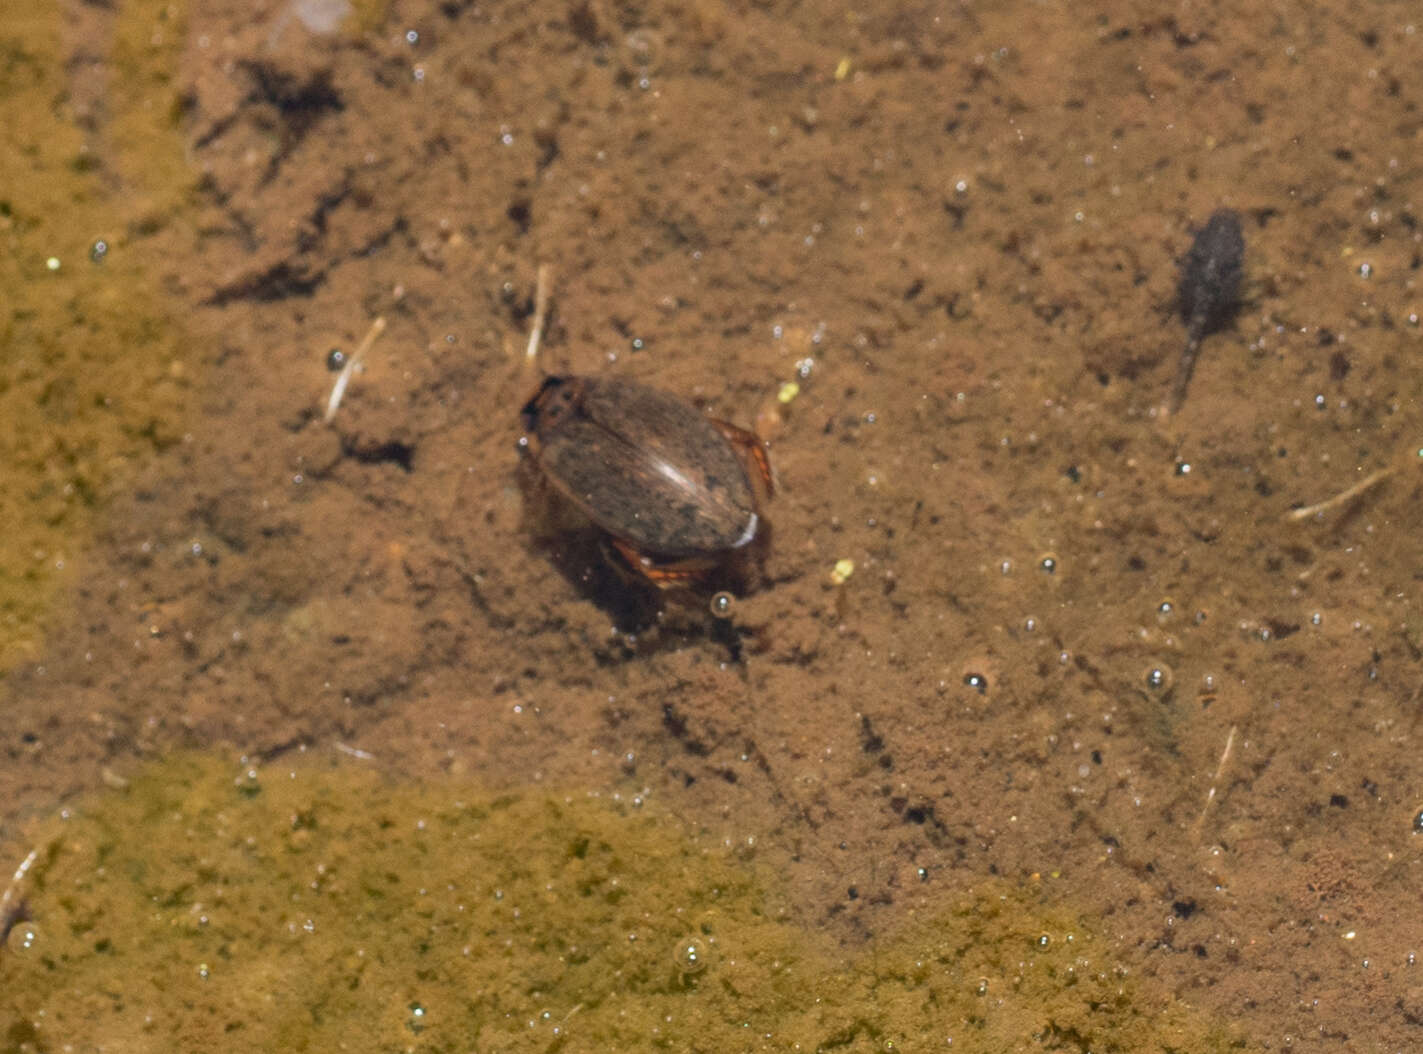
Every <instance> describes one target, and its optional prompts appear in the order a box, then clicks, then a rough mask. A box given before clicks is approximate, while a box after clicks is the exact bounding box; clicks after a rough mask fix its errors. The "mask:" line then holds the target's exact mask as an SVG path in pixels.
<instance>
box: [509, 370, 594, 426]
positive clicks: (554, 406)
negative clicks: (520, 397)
mask: <svg viewBox="0 0 1423 1054" xmlns="http://www.w3.org/2000/svg"><path fill="white" fill-rule="evenodd" d="M579 394H580V386H579V384H578V378H577V377H545V378H544V379H543V383H542V384H540V385H539V388H538V391H536V392H534V394H533V395H531V396H530V397H529V401H528V402H526V403H525V404H524V408H523V410H521V411H520V412H519V413H520V417H521V419H522V420H523V422H524V428H525V429H527V430H528V431H530V432H533V433H538V432H539V431H540V430H544V431H546V430H548V429H551V428H555V427H557V426H558V422H559V421H561V420H562V419H563V418H564V417H565V416H567V414H568V412H569V411H570V410H571V409H573V406H574V404H576V403H577V402H578V396H579Z"/></svg>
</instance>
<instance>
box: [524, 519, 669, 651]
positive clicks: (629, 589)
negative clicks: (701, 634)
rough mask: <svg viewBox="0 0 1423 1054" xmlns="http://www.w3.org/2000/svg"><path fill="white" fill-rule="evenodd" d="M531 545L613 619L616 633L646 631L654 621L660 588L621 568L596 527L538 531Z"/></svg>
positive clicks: (582, 593) (656, 615)
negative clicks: (546, 531) (540, 532)
mask: <svg viewBox="0 0 1423 1054" xmlns="http://www.w3.org/2000/svg"><path fill="white" fill-rule="evenodd" d="M534 545H535V547H536V548H537V549H538V551H539V552H541V553H542V554H543V555H544V556H545V557H546V558H547V559H548V561H549V562H550V563H551V564H553V566H554V569H555V570H557V571H558V573H559V574H560V575H562V576H563V578H564V580H565V581H567V582H568V584H569V585H570V586H572V587H573V589H574V591H575V592H576V593H578V595H579V596H580V597H582V598H583V599H584V600H586V601H588V602H589V603H591V604H593V605H594V606H595V607H597V608H598V610H599V611H602V612H603V613H604V614H605V615H607V616H608V617H609V618H611V619H612V620H613V625H614V627H616V629H617V631H618V632H619V633H623V634H641V633H646V632H647V631H648V630H649V629H651V628H652V627H653V626H654V625H656V624H657V621H658V611H659V610H660V609H661V606H662V597H661V590H659V589H658V588H657V587H656V586H655V585H653V584H652V583H650V582H646V581H642V580H640V579H638V578H636V577H635V576H634V575H633V574H632V573H631V572H629V571H626V570H623V569H622V568H621V567H620V566H619V565H618V563H617V556H616V555H615V554H614V553H613V552H611V551H610V548H609V546H608V544H607V539H606V537H605V536H604V535H603V533H602V532H601V531H599V530H598V529H597V528H596V527H575V528H564V529H561V530H558V531H554V532H548V533H542V534H538V535H536V536H535V538H534Z"/></svg>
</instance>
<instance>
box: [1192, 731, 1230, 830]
mask: <svg viewBox="0 0 1423 1054" xmlns="http://www.w3.org/2000/svg"><path fill="white" fill-rule="evenodd" d="M1236 727H1237V726H1235V725H1231V726H1230V731H1229V732H1227V733H1226V736H1225V749H1224V750H1222V751H1221V752H1220V764H1219V765H1217V766H1216V768H1215V776H1214V777H1213V778H1212V779H1211V789H1210V791H1209V792H1208V793H1207V794H1206V804H1205V806H1204V807H1203V808H1202V809H1201V815H1200V817H1199V818H1198V819H1197V820H1196V824H1195V826H1194V827H1193V828H1191V831H1192V835H1191V837H1192V840H1193V841H1195V842H1199V841H1200V840H1201V831H1202V829H1203V828H1204V827H1205V825H1206V814H1207V813H1209V812H1210V811H1211V806H1212V805H1213V804H1215V798H1216V790H1217V788H1219V786H1220V779H1221V777H1222V776H1224V775H1225V766H1226V765H1227V764H1228V763H1229V762H1230V748H1231V747H1233V746H1234V745H1235V729H1236Z"/></svg>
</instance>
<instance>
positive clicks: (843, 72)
mask: <svg viewBox="0 0 1423 1054" xmlns="http://www.w3.org/2000/svg"><path fill="white" fill-rule="evenodd" d="M849 75H850V56H849V55H846V56H845V57H844V58H842V59H841V60H840V62H839V63H838V64H837V65H836V67H835V79H836V80H837V81H842V80H844V79H845V78H846V77H848V76H849Z"/></svg>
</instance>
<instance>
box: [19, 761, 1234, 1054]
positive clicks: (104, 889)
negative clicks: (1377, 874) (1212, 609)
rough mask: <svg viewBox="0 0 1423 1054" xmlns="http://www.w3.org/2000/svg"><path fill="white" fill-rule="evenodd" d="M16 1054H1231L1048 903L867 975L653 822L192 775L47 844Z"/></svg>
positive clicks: (920, 938) (958, 915)
mask: <svg viewBox="0 0 1423 1054" xmlns="http://www.w3.org/2000/svg"><path fill="white" fill-rule="evenodd" d="M35 836H36V839H37V842H36V845H37V853H36V855H35V857H34V859H33V863H32V865H31V866H30V868H29V870H28V872H27V873H26V875H25V876H24V878H23V880H22V881H21V882H20V883H19V884H18V887H17V889H16V892H15V894H14V895H13V896H12V903H18V901H19V899H20V898H23V899H24V901H25V904H26V911H25V914H24V917H22V918H21V919H20V920H19V921H18V922H17V923H16V924H15V925H14V926H13V927H12V929H11V932H10V934H9V937H8V940H7V941H6V944H5V946H4V948H3V949H0V992H3V993H4V998H3V999H0V1050H5V1051H22V1050H23V1051H56V1052H57V1051H62V1050H69V1049H73V1050H121V1051H147V1050H153V1051H158V1050H163V1051H173V1050H204V1051H248V1050H251V1051H258V1050H261V1051H272V1050H284V1051H286V1050H319V1051H335V1050H350V1051H406V1050H408V1051H508V1052H533V1051H568V1052H574V1051H657V1050H672V1051H708V1052H711V1051H717V1052H725V1051H762V1050H764V1051H832V1050H833V1051H865V1052H868V1051H881V1052H882V1051H896V1050H897V1051H914V1050H952V1051H967V1052H985V1054H987V1052H993V1054H1002V1052H1006V1051H1072V1052H1079V1054H1081V1052H1087V1051H1091V1052H1093V1054H1111V1052H1113V1051H1121V1052H1126V1051H1131V1052H1133V1054H1144V1052H1154V1051H1159V1052H1163V1054H1165V1052H1175V1054H1187V1052H1198V1051H1199V1052H1205V1051H1224V1050H1232V1049H1237V1048H1236V1046H1235V1044H1234V1043H1233V1042H1232V1041H1231V1040H1230V1039H1229V1038H1228V1037H1227V1036H1226V1035H1225V1034H1224V1033H1222V1032H1220V1031H1218V1030H1216V1029H1214V1028H1212V1027H1210V1026H1209V1025H1208V1023H1206V1022H1203V1021H1202V1020H1200V1019H1199V1018H1198V1017H1197V1016H1195V1015H1194V1014H1193V1013H1192V1012H1191V1011H1189V1010H1188V1009H1187V1008H1185V1007H1184V1006H1182V1005H1180V1004H1179V1003H1175V1002H1173V1001H1171V1000H1169V999H1167V998H1165V997H1163V996H1162V995H1161V994H1159V993H1155V992H1152V991H1150V990H1149V989H1148V987H1147V986H1146V985H1144V984H1138V983H1137V982H1136V981H1135V980H1134V979H1133V978H1131V977H1128V976H1125V975H1124V973H1123V971H1121V970H1120V969H1118V968H1116V967H1115V966H1114V964H1113V962H1112V957H1111V954H1110V952H1109V950H1108V948H1107V946H1106V944H1105V942H1104V941H1102V940H1101V939H1099V938H1097V937H1095V936H1093V935H1092V933H1091V932H1090V929H1089V928H1087V927H1084V925H1083V924H1082V922H1081V920H1079V919H1076V918H1074V917H1073V916H1072V915H1071V914H1070V913H1067V912H1063V911H1061V910H1057V909H1048V908H1045V907H1044V906H1043V905H1042V903H1041V897H1040V893H1039V892H1034V891H1024V890H1017V889H1012V888H1008V887H1006V886H999V887H994V888H992V889H984V890H982V891H980V892H978V893H976V894H975V895H972V896H968V897H965V898H960V899H958V900H955V901H952V902H949V903H945V904H944V905H942V906H941V907H939V908H936V909H934V910H930V911H925V912H919V913H917V915H915V916H913V917H912V918H911V921H910V922H909V923H908V924H906V926H905V927H904V928H903V929H902V930H901V932H898V933H896V934H892V935H890V936H889V937H887V938H886V939H883V940H877V941H875V942H873V943H872V944H871V945H870V946H869V947H867V948H864V949H859V950H856V951H853V952H851V953H848V954H847V953H845V952H844V951H842V950H841V949H838V948H836V947H832V946H831V945H830V944H829V943H828V942H827V941H825V940H824V939H822V938H821V937H819V936H817V935H815V934H812V933H807V932H805V931H804V930H803V929H801V928H799V927H798V926H796V925H795V924H793V923H792V922H791V921H790V920H789V915H788V913H787V912H786V911H785V910H784V907H783V905H784V903H785V899H786V893H785V892H784V891H782V890H777V889H776V888H775V887H774V884H773V883H771V882H770V881H768V879H767V877H766V876H765V875H764V874H762V873H760V871H759V870H758V868H757V866H756V864H755V863H754V861H748V860H746V859H745V858H744V856H742V855H738V854H737V853H736V852H735V851H733V849H731V848H729V847H728V846H726V845H725V844H724V843H723V842H721V841H718V840H717V839H715V838H712V837H710V836H707V835H705V834H698V833H695V832H689V831H687V830H685V829H684V828H683V827H682V826H680V825H679V824H677V823H676V822H674V821H672V820H670V819H668V818H666V817H658V816H656V815H652V813H651V809H650V808H635V807H633V805H632V804H631V803H629V802H620V801H615V800H608V799H607V798H602V797H591V796H587V795H573V796H562V795H556V794H549V793H547V792H546V791H542V790H530V791H526V792H522V793H518V794H507V795H489V794H484V793H480V792H479V791H477V790H475V789H474V788H472V787H469V786H462V785H458V784H455V783H440V784H435V785H430V786H424V787H416V786H409V785H396V784H392V783H390V782H388V781H386V780H383V779H382V778H380V777H379V776H376V775H374V774H372V773H370V772H368V771H365V770H362V769H358V768H357V767H355V766H354V765H351V764H342V765H338V766H334V767H321V766H317V765H314V764H312V763H310V762H303V764H302V765H300V766H298V767H296V768H292V767H290V766H287V765H282V766H277V765H273V766H271V767H270V768H264V769H261V770H257V769H247V768H234V766H232V765H230V764H226V763H223V762H220V761H216V760H213V759H203V758H194V757H187V758H180V759H176V760H170V761H168V762H165V763H163V764H161V765H156V766H153V767H150V768H148V769H146V770H143V771H141V772H140V773H139V774H138V775H137V776H136V778H134V779H133V780H132V782H131V783H129V785H128V786H127V787H125V788H123V789H121V790H115V791H109V792H105V793H103V794H101V795H99V796H97V797H95V798H93V799H91V800H88V801H85V802H82V803H79V804H77V805H76V806H74V807H72V808H71V809H68V810H66V811H65V813H64V814H62V816H60V817H57V818H55V819H53V820H51V821H49V822H48V824H47V825H41V828H40V829H39V830H37V831H36V832H35Z"/></svg>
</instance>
